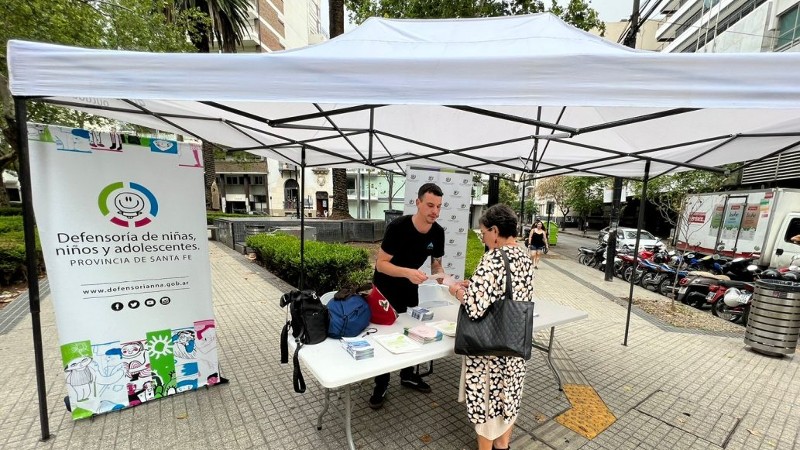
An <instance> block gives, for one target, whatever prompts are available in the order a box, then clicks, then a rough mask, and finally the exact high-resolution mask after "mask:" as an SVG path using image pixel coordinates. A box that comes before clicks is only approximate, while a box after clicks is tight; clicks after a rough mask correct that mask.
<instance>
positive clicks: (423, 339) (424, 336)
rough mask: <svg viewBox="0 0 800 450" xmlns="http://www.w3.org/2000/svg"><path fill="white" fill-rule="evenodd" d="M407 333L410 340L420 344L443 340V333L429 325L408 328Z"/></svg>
mask: <svg viewBox="0 0 800 450" xmlns="http://www.w3.org/2000/svg"><path fill="white" fill-rule="evenodd" d="M405 333H406V335H407V336H408V337H409V338H411V339H413V340H415V341H417V342H419V343H420V344H429V343H431V342H436V341H441V340H442V332H441V331H439V330H437V329H435V328H432V327H429V326H427V325H417V326H415V327H411V328H406V329H405Z"/></svg>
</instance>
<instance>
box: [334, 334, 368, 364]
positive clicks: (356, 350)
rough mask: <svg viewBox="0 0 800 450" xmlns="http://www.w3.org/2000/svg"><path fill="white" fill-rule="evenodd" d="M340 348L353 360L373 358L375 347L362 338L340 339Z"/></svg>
mask: <svg viewBox="0 0 800 450" xmlns="http://www.w3.org/2000/svg"><path fill="white" fill-rule="evenodd" d="M341 342H342V347H344V349H345V350H347V353H349V354H350V356H352V357H353V358H354V359H356V360H359V359H367V358H372V357H373V356H375V347H373V346H372V344H370V343H369V341H367V340H366V339H363V338H357V337H356V338H342V339H341Z"/></svg>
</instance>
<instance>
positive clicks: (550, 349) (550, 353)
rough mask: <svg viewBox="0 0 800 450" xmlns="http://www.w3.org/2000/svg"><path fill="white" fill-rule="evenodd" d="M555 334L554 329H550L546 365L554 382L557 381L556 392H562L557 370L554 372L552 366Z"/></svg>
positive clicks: (562, 387)
mask: <svg viewBox="0 0 800 450" xmlns="http://www.w3.org/2000/svg"><path fill="white" fill-rule="evenodd" d="M555 334H556V327H550V342H548V344H547V364H549V365H550V370H552V371H553V374H554V375H555V376H556V380H557V381H558V390H559V391H563V390H564V386H563V385H562V384H561V377H560V376H559V375H558V370H556V366H554V365H553V359H552V356H553V336H555Z"/></svg>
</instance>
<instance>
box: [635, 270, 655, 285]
mask: <svg viewBox="0 0 800 450" xmlns="http://www.w3.org/2000/svg"><path fill="white" fill-rule="evenodd" d="M655 277H656V274H654V273H653V272H646V273H645V274H644V275H642V277H641V278H640V279H639V285H640V286H642V287H643V288H645V289H647V286H649V285H651V284H653V279H654V278H655Z"/></svg>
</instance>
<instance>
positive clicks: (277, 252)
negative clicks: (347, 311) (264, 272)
mask: <svg viewBox="0 0 800 450" xmlns="http://www.w3.org/2000/svg"><path fill="white" fill-rule="evenodd" d="M247 246H248V247H250V248H252V249H254V250H255V251H256V254H257V255H258V258H259V260H261V262H262V263H263V264H264V267H266V268H267V269H268V270H269V271H270V272H272V273H274V274H275V275H277V276H278V277H280V278H281V279H282V280H284V281H286V282H287V283H289V284H291V285H293V286H296V285H297V284H298V283H299V280H300V239H298V238H297V237H295V236H289V235H285V234H260V235H255V236H250V237H248V238H247ZM371 280H372V266H371V265H370V262H369V253H368V252H367V251H366V250H365V249H363V248H356V247H351V246H348V245H345V244H330V243H326V242H317V241H306V242H305V278H304V287H305V288H306V289H312V290H314V291H316V292H318V293H320V294H321V293H325V292H328V291H335V290H338V289H341V288H343V287H358V286H360V285H362V284H364V283H369V282H370V281H371Z"/></svg>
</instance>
